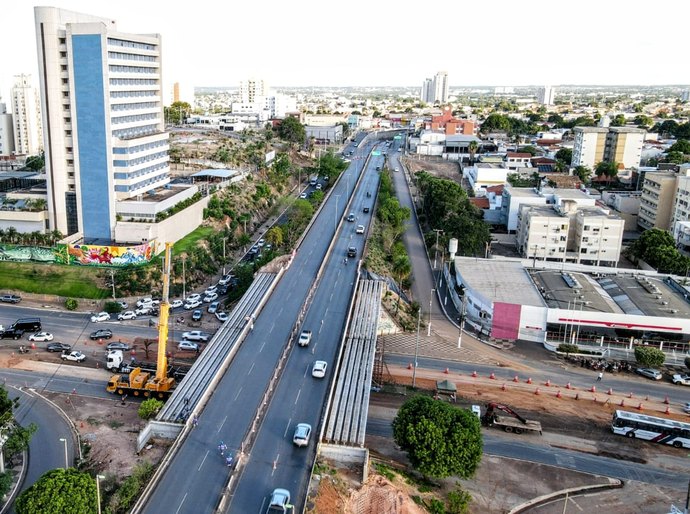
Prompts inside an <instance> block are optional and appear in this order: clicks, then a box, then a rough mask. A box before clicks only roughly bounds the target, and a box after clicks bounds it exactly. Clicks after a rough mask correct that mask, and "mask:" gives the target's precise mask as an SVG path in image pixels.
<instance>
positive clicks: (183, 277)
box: [182, 257, 187, 300]
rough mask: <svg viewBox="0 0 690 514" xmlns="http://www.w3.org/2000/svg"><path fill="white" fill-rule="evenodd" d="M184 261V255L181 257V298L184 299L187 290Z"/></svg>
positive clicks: (185, 260)
mask: <svg viewBox="0 0 690 514" xmlns="http://www.w3.org/2000/svg"><path fill="white" fill-rule="evenodd" d="M186 262H187V259H185V258H184V257H182V299H183V300H184V299H185V298H187V292H186V285H187V280H186V278H187V277H186V276H185V269H184V265H185V263H186Z"/></svg>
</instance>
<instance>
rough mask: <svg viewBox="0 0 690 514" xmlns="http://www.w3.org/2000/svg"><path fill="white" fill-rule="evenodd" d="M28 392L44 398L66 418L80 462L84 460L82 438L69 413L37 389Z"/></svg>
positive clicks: (30, 389)
mask: <svg viewBox="0 0 690 514" xmlns="http://www.w3.org/2000/svg"><path fill="white" fill-rule="evenodd" d="M28 390H29V391H31V392H32V393H34V394H35V395H36V396H39V397H40V398H42V399H43V400H44V401H45V402H46V403H48V404H49V405H50V406H51V407H53V408H54V409H55V410H56V411H58V412H59V413H60V415H61V416H62V417H63V418H65V419H66V420H67V423H68V424H69V426H70V428H71V429H72V442H73V443H74V442H75V441H76V446H77V451H78V455H79V460H81V459H82V454H81V437H79V431H78V430H77V426H76V425H75V424H74V422H73V421H72V420H71V419H70V417H69V416H68V415H67V413H66V412H65V411H64V410H63V409H62V407H60V406H59V405H58V404H57V403H55V402H54V401H53V400H51V399H50V398H47V397H46V396H44V395H42V394H41V393H39V392H38V390H36V389H32V388H28ZM67 396H68V397H69V393H68V394H67Z"/></svg>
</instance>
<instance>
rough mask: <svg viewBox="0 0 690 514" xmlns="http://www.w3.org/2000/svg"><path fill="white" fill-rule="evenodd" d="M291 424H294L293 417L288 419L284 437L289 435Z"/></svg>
mask: <svg viewBox="0 0 690 514" xmlns="http://www.w3.org/2000/svg"><path fill="white" fill-rule="evenodd" d="M290 425H292V418H290V419H288V422H287V425H285V432H283V437H286V436H287V433H288V430H290Z"/></svg>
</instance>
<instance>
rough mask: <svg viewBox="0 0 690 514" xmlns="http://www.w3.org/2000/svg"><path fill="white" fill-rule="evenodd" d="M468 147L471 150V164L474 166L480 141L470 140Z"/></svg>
mask: <svg viewBox="0 0 690 514" xmlns="http://www.w3.org/2000/svg"><path fill="white" fill-rule="evenodd" d="M467 149H468V150H469V152H470V166H472V165H473V164H474V156H475V155H476V154H477V150H478V149H479V143H477V142H476V141H470V144H469V145H468V147H467Z"/></svg>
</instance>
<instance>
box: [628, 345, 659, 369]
mask: <svg viewBox="0 0 690 514" xmlns="http://www.w3.org/2000/svg"><path fill="white" fill-rule="evenodd" d="M635 360H636V361H637V363H638V364H640V365H641V366H644V367H646V368H658V367H659V366H662V365H663V364H664V361H665V360H666V354H665V353H664V352H662V351H661V350H659V349H658V348H654V347H653V346H636V347H635Z"/></svg>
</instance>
